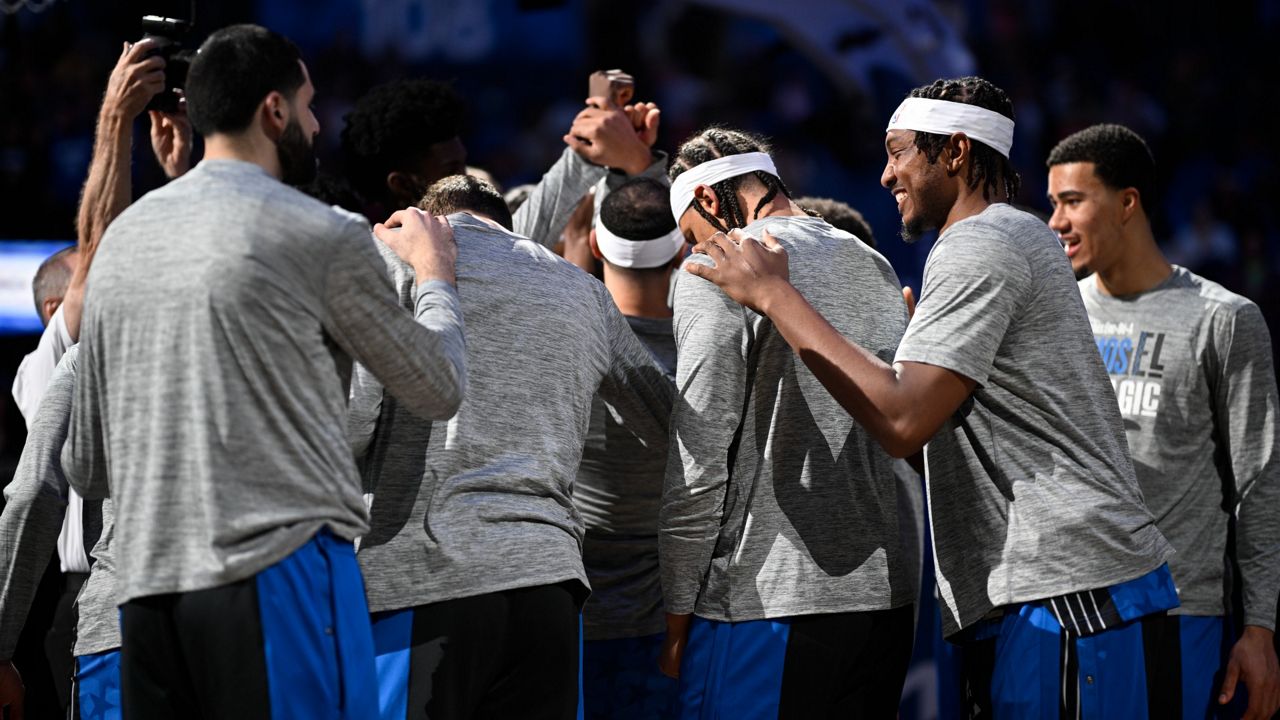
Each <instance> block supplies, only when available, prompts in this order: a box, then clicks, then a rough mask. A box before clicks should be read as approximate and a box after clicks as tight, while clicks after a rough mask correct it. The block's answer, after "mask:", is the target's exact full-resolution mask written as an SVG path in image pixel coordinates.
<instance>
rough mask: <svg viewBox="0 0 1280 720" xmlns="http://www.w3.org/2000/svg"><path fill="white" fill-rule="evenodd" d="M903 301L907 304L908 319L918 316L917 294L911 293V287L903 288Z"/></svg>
mask: <svg viewBox="0 0 1280 720" xmlns="http://www.w3.org/2000/svg"><path fill="white" fill-rule="evenodd" d="M902 299H903V300H905V301H906V303H907V317H908V318H911V317H914V316H915V314H916V294H915V293H914V292H912V291H911V288H910V287H904V288H902Z"/></svg>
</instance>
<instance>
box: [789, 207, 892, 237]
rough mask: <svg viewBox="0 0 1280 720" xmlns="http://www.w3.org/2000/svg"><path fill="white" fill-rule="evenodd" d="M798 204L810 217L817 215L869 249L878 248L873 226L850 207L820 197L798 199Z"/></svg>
mask: <svg viewBox="0 0 1280 720" xmlns="http://www.w3.org/2000/svg"><path fill="white" fill-rule="evenodd" d="M796 204H797V205H799V206H800V208H801V209H802V210H804V211H805V212H807V213H809V214H810V215H816V216H818V217H820V218H822V219H823V220H826V221H827V222H828V223H830V224H831V226H832V227H836V228H839V229H841V230H843V231H845V232H847V233H849V234H850V235H853V236H855V237H857V238H858V239H859V240H861V241H862V242H864V243H866V244H867V245H868V246H869V247H872V248H874V247H875V246H876V237H875V234H873V233H872V232H871V226H870V225H869V224H867V219H866V218H864V217H862V213H860V212H858V211H857V210H855V209H853V208H852V207H850V206H849V205H847V204H845V203H842V202H840V201H839V200H832V199H831V198H820V197H802V198H796Z"/></svg>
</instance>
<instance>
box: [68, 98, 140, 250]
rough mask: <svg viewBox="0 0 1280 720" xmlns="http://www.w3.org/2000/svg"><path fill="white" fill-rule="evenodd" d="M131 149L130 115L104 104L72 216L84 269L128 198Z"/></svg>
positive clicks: (130, 190)
mask: <svg viewBox="0 0 1280 720" xmlns="http://www.w3.org/2000/svg"><path fill="white" fill-rule="evenodd" d="M132 149H133V119H132V118H125V117H122V116H121V114H120V113H118V112H115V111H114V110H112V109H111V108H109V107H106V106H104V107H103V110H102V113H101V114H100V115H99V117H98V129H97V134H96V136H95V138H94V146H93V158H92V160H91V161H90V163H89V175H88V177H87V178H86V179H85V183H84V190H83V191H82V192H81V194H80V210H79V213H78V215H77V217H76V240H77V243H78V245H79V249H80V252H81V253H82V254H81V256H80V258H81V259H80V267H81V268H85V269H86V271H87V268H88V266H89V260H90V259H91V258H92V253H93V251H94V250H96V249H97V246H98V241H99V240H101V239H102V234H103V233H104V232H106V229H107V226H108V225H110V224H111V221H112V220H115V219H116V217H117V216H118V215H119V214H120V213H121V212H124V209H125V208H126V207H128V206H129V202H130V200H131V199H132V198H131V193H132V183H131V178H130V160H131V157H130V156H131V153H132ZM85 253H88V254H85Z"/></svg>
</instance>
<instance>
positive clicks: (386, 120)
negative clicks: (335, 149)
mask: <svg viewBox="0 0 1280 720" xmlns="http://www.w3.org/2000/svg"><path fill="white" fill-rule="evenodd" d="M345 120H346V126H345V127H343V129H342V158H343V162H344V163H345V165H346V171H347V178H348V179H349V180H350V181H351V184H352V185H354V186H355V188H356V190H357V191H358V192H359V193H360V194H361V195H363V196H364V197H365V198H367V199H370V200H372V199H383V200H385V199H388V198H387V186H386V177H387V174H388V173H390V172H393V171H396V170H401V171H404V170H407V169H408V168H409V167H410V166H411V165H412V164H414V163H419V162H421V161H422V160H423V159H424V158H425V157H426V155H427V153H428V152H429V151H430V148H431V146H432V145H434V144H436V143H438V142H443V141H445V140H450V139H452V138H455V137H457V136H458V135H460V134H461V132H462V121H463V103H462V97H461V96H460V95H458V93H457V91H456V90H454V89H453V87H452V86H450V85H448V84H447V83H442V82H436V81H433V80H423V79H401V80H393V81H391V82H389V83H384V84H382V85H378V86H376V87H374V88H373V89H372V90H370V91H369V92H367V93H365V94H364V96H363V97H361V98H360V99H359V100H357V101H356V105H355V108H354V109H352V111H351V112H350V113H348V114H347V116H346V118H345Z"/></svg>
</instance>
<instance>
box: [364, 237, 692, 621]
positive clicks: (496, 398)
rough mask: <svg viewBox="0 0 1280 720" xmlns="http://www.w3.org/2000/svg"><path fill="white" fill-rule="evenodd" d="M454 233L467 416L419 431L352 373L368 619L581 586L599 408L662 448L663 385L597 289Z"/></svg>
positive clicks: (546, 254)
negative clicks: (581, 497) (579, 495)
mask: <svg viewBox="0 0 1280 720" xmlns="http://www.w3.org/2000/svg"><path fill="white" fill-rule="evenodd" d="M449 222H450V224H451V225H452V226H453V233H454V237H455V239H456V240H457V243H458V294H459V296H460V297H461V298H462V311H463V314H464V316H465V317H466V320H467V366H468V368H469V369H470V373H471V375H470V381H469V390H468V392H467V397H466V399H465V400H464V401H463V403H462V407H461V408H459V410H458V412H457V414H456V415H454V416H453V417H452V418H450V419H449V420H448V421H439V422H434V423H431V422H426V421H423V420H419V419H417V418H414V417H413V416H411V415H409V414H408V413H406V412H404V410H403V408H400V407H399V405H398V403H397V402H395V401H394V399H393V398H383V397H382V395H381V393H379V392H376V385H375V384H374V383H372V382H366V381H365V380H364V376H365V372H364V370H363V368H361V367H359V366H357V373H356V374H357V381H356V382H355V383H354V386H355V389H356V392H354V393H353V398H352V408H351V412H352V415H353V418H360V421H359V422H357V423H353V425H354V426H355V427H353V429H356V428H358V427H363V426H365V425H366V421H365V420H364V419H365V418H368V417H370V416H374V417H376V424H375V426H374V435H373V438H372V441H371V442H369V443H367V445H368V449H367V451H365V453H364V456H363V458H362V466H361V472H362V474H363V476H364V478H365V488H366V490H367V491H369V492H371V493H372V494H373V500H372V507H371V515H372V519H371V526H372V527H371V529H370V531H369V533H368V534H366V535H365V536H364V537H363V538H362V539H361V541H360V550H359V553H358V555H357V557H358V558H359V560H360V567H361V568H362V569H363V570H364V575H365V588H366V591H367V593H368V596H369V608H370V610H371V611H373V612H379V611H384V610H398V609H401V608H408V607H415V606H418V605H426V604H429V603H434V602H440V601H443V600H452V599H456V598H463V597H469V596H473V595H480V594H484V593H491V592H500V591H503V590H511V589H515V588H522V587H533V586H537V585H548V584H552V583H557V582H561V581H564V580H575V579H576V580H580V581H582V582H583V584H584V585H585V584H587V576H586V573H585V572H584V570H583V567H582V534H583V525H582V518H581V517H580V516H579V515H578V512H577V510H576V509H575V508H574V504H573V481H574V477H575V475H576V474H577V469H578V462H579V461H580V460H581V458H582V446H583V440H584V438H585V436H586V433H587V422H588V420H589V418H590V414H591V402H592V398H593V396H595V395H596V393H597V392H599V394H600V396H601V398H603V399H604V400H605V401H606V402H608V403H609V404H610V406H611V407H612V408H614V410H615V411H616V412H617V413H619V417H621V418H622V421H623V424H624V425H625V426H626V427H627V428H628V429H629V430H630V431H631V432H634V433H636V434H637V435H638V436H639V437H641V438H643V439H644V441H645V442H646V443H661V442H665V439H666V436H667V419H668V417H669V415H670V412H671V399H672V396H673V394H674V391H673V388H672V386H671V381H670V379H669V378H667V377H666V375H665V374H663V372H662V370H661V369H659V368H658V367H657V365H655V364H654V361H653V359H652V357H650V355H649V353H648V352H647V351H646V350H645V349H644V346H643V345H641V344H640V341H639V340H637V339H636V336H635V334H634V333H633V332H632V331H631V328H630V327H629V326H628V325H627V322H626V320H625V319H624V318H623V317H622V314H621V313H620V312H618V308H617V306H616V305H614V302H613V298H612V297H611V296H610V295H609V293H608V291H607V290H605V287H604V285H602V284H600V283H599V282H598V281H597V280H596V279H595V278H593V277H591V276H590V275H587V274H586V273H584V272H582V271H581V270H579V269H578V268H576V267H574V266H573V265H570V264H569V263H568V262H565V261H564V260H563V259H561V258H558V257H556V256H555V255H554V254H553V253H552V252H551V251H550V250H547V249H546V248H544V247H541V246H539V245H537V244H536V243H534V242H532V241H530V240H528V239H526V238H523V237H520V236H519V235H515V234H513V233H510V232H508V231H506V230H503V229H500V228H497V227H495V226H492V225H489V224H488V223H486V222H484V221H482V220H479V219H477V218H474V217H472V216H470V215H466V214H455V215H450V216H449ZM383 255H384V258H385V259H386V261H387V265H386V266H384V267H385V268H387V269H389V270H390V272H391V273H392V275H393V277H394V279H395V283H396V285H397V286H398V287H404V286H406V284H411V283H412V281H413V279H412V278H413V276H412V269H411V268H408V267H407V266H405V265H404V264H403V263H401V262H400V261H399V260H398V259H396V258H395V256H394V254H391V253H390V251H388V250H385V249H384V251H383ZM370 403H372V404H374V405H377V407H376V408H370V407H368V405H369V404H370ZM354 444H355V445H356V447H360V446H361V445H365V444H366V443H364V442H362V441H359V440H358V439H357V442H355V443H354Z"/></svg>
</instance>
